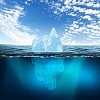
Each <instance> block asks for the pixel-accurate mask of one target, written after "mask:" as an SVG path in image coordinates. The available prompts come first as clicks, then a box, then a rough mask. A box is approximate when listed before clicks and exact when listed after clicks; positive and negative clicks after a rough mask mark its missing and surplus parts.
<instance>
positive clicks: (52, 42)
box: [32, 28, 63, 52]
mask: <svg viewBox="0 0 100 100" xmlns="http://www.w3.org/2000/svg"><path fill="white" fill-rule="evenodd" d="M32 51H33V52H62V51H63V48H62V44H61V40H60V38H59V36H58V34H57V32H56V30H55V28H52V30H51V32H50V35H45V36H44V37H42V38H39V39H37V40H34V41H33V43H32Z"/></svg>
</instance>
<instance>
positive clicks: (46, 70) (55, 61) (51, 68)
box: [32, 58, 64, 90]
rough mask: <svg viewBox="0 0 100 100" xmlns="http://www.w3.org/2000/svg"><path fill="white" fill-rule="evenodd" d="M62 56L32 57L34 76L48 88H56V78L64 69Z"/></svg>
mask: <svg viewBox="0 0 100 100" xmlns="http://www.w3.org/2000/svg"><path fill="white" fill-rule="evenodd" d="M63 60H64V58H32V63H33V64H34V65H35V76H36V77H37V79H38V80H40V81H42V82H43V84H44V85H45V87H46V88H47V89H49V90H53V89H54V88H56V79H57V76H58V75H59V73H61V72H63V71H64V65H63Z"/></svg>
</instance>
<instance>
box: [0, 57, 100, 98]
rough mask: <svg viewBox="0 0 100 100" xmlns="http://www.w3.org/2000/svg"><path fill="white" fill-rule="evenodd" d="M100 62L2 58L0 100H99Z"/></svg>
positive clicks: (0, 64)
mask: <svg viewBox="0 0 100 100" xmlns="http://www.w3.org/2000/svg"><path fill="white" fill-rule="evenodd" d="M99 94H100V58H0V100H11V99H15V98H16V99H15V100H18V99H19V100H22V99H24V100H29V98H30V99H32V100H37V99H38V100H41V99H46V100H51V99H52V100H55V99H58V100H66V99H68V100H99V99H100V95H99Z"/></svg>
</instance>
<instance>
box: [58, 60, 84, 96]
mask: <svg viewBox="0 0 100 100" xmlns="http://www.w3.org/2000/svg"><path fill="white" fill-rule="evenodd" d="M84 59H85V58H73V59H72V61H71V62H70V64H69V65H67V63H66V65H64V66H65V70H64V72H63V75H62V77H61V79H60V81H59V83H58V89H60V90H62V89H64V90H65V91H66V92H68V93H69V94H71V95H74V93H75V89H76V87H77V82H78V78H79V73H80V68H81V66H82V63H83V61H84ZM65 80H66V81H65ZM66 92H64V93H66Z"/></svg>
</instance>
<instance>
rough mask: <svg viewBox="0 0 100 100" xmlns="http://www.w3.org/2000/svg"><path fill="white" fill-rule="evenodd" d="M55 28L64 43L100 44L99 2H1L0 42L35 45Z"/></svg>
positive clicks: (25, 0) (38, 0)
mask: <svg viewBox="0 0 100 100" xmlns="http://www.w3.org/2000/svg"><path fill="white" fill-rule="evenodd" d="M52 27H54V28H55V29H56V31H57V33H58V34H59V36H60V39H61V41H62V44H100V0H0V43H4V44H8V43H9V44H23V45H27V44H32V41H33V40H34V39H36V38H39V37H42V36H44V35H46V34H47V35H48V34H49V33H50V31H51V29H52Z"/></svg>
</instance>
